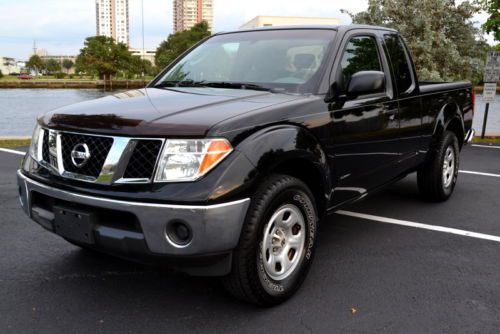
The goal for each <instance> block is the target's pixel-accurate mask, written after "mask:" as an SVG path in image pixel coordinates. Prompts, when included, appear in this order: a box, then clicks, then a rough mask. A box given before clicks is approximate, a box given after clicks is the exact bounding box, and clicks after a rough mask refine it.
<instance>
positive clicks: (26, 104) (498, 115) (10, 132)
mask: <svg viewBox="0 0 500 334" xmlns="http://www.w3.org/2000/svg"><path fill="white" fill-rule="evenodd" d="M114 93H116V91H115V92H109V91H103V90H98V89H0V137H1V136H29V135H31V132H32V131H33V127H34V125H35V120H36V117H37V116H39V115H42V114H44V113H46V112H48V111H50V110H53V109H56V108H58V107H62V106H65V105H68V104H72V103H77V102H81V101H85V100H91V99H96V98H99V97H103V96H106V95H109V94H114ZM476 103H477V104H476V113H475V115H474V125H473V126H474V128H475V129H476V134H477V135H479V134H480V132H481V129H482V124H483V117H484V103H483V102H482V98H481V95H478V96H477V99H476ZM486 134H487V135H489V136H500V95H497V102H496V103H495V104H492V105H490V111H489V115H488V126H487V128H486Z"/></svg>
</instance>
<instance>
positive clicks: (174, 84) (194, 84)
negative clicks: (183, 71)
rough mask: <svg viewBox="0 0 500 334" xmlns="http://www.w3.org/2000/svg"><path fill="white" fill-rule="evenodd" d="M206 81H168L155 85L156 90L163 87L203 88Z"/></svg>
mask: <svg viewBox="0 0 500 334" xmlns="http://www.w3.org/2000/svg"><path fill="white" fill-rule="evenodd" d="M203 86H204V81H194V80H167V81H162V82H160V83H158V84H157V85H155V87H156V88H161V87H203Z"/></svg>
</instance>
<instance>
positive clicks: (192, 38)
mask: <svg viewBox="0 0 500 334" xmlns="http://www.w3.org/2000/svg"><path fill="white" fill-rule="evenodd" d="M208 36H210V31H209V26H208V23H207V22H206V21H202V22H200V23H198V24H196V25H194V26H193V27H192V28H191V29H189V30H184V31H178V32H176V33H175V34H171V35H170V36H168V39H167V40H166V41H163V42H162V43H161V44H160V46H159V47H158V49H157V50H156V57H155V63H156V66H158V67H159V68H164V67H166V66H167V65H168V64H170V63H171V62H172V61H173V60H174V59H175V58H177V57H178V56H180V55H181V54H182V53H183V52H184V51H186V50H187V49H189V48H190V47H192V46H193V45H195V44H196V43H198V42H199V41H201V40H202V39H204V38H206V37H208Z"/></svg>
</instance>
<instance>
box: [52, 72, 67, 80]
mask: <svg viewBox="0 0 500 334" xmlns="http://www.w3.org/2000/svg"><path fill="white" fill-rule="evenodd" d="M54 77H55V78H56V79H64V78H65V77H66V73H62V72H58V73H55V74H54Z"/></svg>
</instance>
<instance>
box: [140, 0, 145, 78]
mask: <svg viewBox="0 0 500 334" xmlns="http://www.w3.org/2000/svg"><path fill="white" fill-rule="evenodd" d="M141 11H142V57H141V58H142V79H143V80H144V76H145V73H144V72H145V71H144V70H145V69H144V59H145V58H146V52H145V47H144V0H141Z"/></svg>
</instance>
